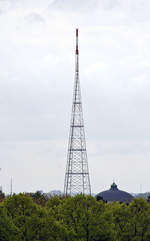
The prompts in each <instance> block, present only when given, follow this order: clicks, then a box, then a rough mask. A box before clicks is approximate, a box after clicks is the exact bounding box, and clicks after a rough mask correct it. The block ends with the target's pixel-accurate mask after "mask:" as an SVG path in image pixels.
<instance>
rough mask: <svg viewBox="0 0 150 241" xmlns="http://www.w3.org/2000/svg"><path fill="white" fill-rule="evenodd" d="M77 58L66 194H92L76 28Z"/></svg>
mask: <svg viewBox="0 0 150 241" xmlns="http://www.w3.org/2000/svg"><path fill="white" fill-rule="evenodd" d="M75 59H76V62H75V82H74V91H73V103H72V114H71V123H70V134H69V144H68V154H67V166H66V173H65V183H64V193H65V195H72V194H77V193H83V194H91V185H90V177H89V169H88V160H87V152H86V141H85V133H84V122H83V113H82V102H81V91H80V81H79V50H78V29H76V52H75Z"/></svg>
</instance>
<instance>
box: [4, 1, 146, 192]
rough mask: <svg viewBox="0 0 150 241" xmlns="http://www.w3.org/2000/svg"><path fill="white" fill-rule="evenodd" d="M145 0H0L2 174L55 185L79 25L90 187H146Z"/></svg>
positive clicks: (34, 186) (44, 186) (18, 187)
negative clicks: (115, 184) (76, 29)
mask: <svg viewBox="0 0 150 241" xmlns="http://www.w3.org/2000/svg"><path fill="white" fill-rule="evenodd" d="M149 12H150V1H149V0H132V1H130V0H113V1H111V0H86V1H85V0H84V1H79V0H70V1H67V0H63V1H62V0H37V1H36V3H35V1H33V0H30V1H29V0H21V1H20V0H0V29H1V38H0V66H1V71H0V129H1V133H0V144H1V145H0V167H1V168H2V171H1V172H0V184H1V185H2V186H3V191H4V192H6V193H8V192H9V191H10V179H11V177H12V178H13V191H14V192H30V191H36V190H43V191H45V192H48V191H50V190H54V189H57V190H62V191H63V184H64V174H65V166H66V156H67V145H68V134H69V124H70V114H71V101H72V91H73V81H74V68H75V63H74V60H75V56H74V54H75V28H76V27H78V28H79V54H80V81H81V91H82V102H83V114H84V122H85V132H86V142H87V152H88V162H89V170H90V179H91V186H92V192H94V193H98V192H100V191H102V190H105V189H108V188H109V187H110V184H111V183H112V182H113V179H115V182H116V183H117V185H118V188H119V189H122V190H126V191H128V192H140V191H141V185H142V191H143V192H146V191H150V187H149V169H150V161H149V160H150V127H149V125H150V111H149V106H150V94H149V92H150V44H149V43H150V31H149V29H150V15H149Z"/></svg>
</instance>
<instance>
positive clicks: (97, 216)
mask: <svg viewBox="0 0 150 241" xmlns="http://www.w3.org/2000/svg"><path fill="white" fill-rule="evenodd" d="M58 214H59V215H58V217H59V219H58V220H59V221H60V222H61V223H63V225H65V227H67V229H68V230H69V235H70V240H74V241H77V240H80V241H112V240H114V234H113V224H112V222H111V221H112V217H111V215H110V212H107V210H106V208H105V204H104V203H103V202H102V201H101V202H97V201H96V199H95V198H93V197H91V196H84V195H76V196H75V197H67V198H66V199H65V200H63V203H62V205H59V206H58Z"/></svg>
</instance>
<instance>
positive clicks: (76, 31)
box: [76, 28, 78, 36]
mask: <svg viewBox="0 0 150 241" xmlns="http://www.w3.org/2000/svg"><path fill="white" fill-rule="evenodd" d="M76 36H78V28H76Z"/></svg>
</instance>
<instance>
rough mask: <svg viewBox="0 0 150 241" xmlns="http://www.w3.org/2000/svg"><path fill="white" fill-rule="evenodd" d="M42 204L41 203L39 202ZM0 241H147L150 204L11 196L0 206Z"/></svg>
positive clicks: (137, 199) (38, 194)
mask: <svg viewBox="0 0 150 241" xmlns="http://www.w3.org/2000/svg"><path fill="white" fill-rule="evenodd" d="M40 200H41V201H40ZM0 240H1V241H41V240H42V241H54V240H56V241H149V240H150V203H149V202H147V201H146V200H145V199H142V198H135V199H133V201H132V202H131V203H130V204H129V205H126V204H124V203H122V204H120V203H117V202H113V203H104V202H103V201H102V200H100V201H97V200H96V199H95V198H94V197H91V196H84V195H76V196H74V197H58V196H55V197H51V198H49V199H44V197H43V196H42V195H41V194H40V193H35V195H28V194H18V195H16V194H14V195H13V196H12V197H7V198H4V199H3V201H2V202H1V203H0Z"/></svg>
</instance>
